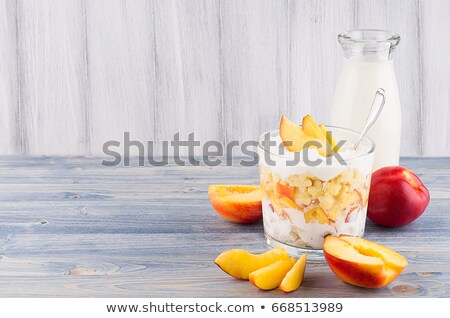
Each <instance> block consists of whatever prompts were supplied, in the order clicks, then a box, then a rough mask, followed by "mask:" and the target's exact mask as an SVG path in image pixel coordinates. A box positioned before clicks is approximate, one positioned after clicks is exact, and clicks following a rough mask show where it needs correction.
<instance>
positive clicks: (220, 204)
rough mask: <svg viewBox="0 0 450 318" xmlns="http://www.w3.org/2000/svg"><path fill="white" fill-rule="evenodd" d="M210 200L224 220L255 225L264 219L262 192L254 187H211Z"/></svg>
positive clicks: (209, 190)
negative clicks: (254, 223)
mask: <svg viewBox="0 0 450 318" xmlns="http://www.w3.org/2000/svg"><path fill="white" fill-rule="evenodd" d="M208 196H209V200H210V201H211V204H212V206H213V207H214V209H215V210H216V211H217V213H219V214H220V215H221V216H222V217H223V218H224V219H226V220H228V221H231V222H234V223H253V222H256V221H259V220H261V219H262V204H261V200H262V192H261V188H260V187H259V186H254V185H210V186H209V189H208Z"/></svg>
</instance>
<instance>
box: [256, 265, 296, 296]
mask: <svg viewBox="0 0 450 318" xmlns="http://www.w3.org/2000/svg"><path fill="white" fill-rule="evenodd" d="M294 264H295V259H294V258H293V257H291V258H289V259H288V260H281V261H276V262H275V263H273V264H270V265H268V266H266V267H263V268H260V269H258V270H256V271H254V272H251V273H250V275H249V277H248V278H249V280H250V282H251V283H252V284H253V285H255V286H256V287H258V288H260V289H263V290H271V289H274V288H277V287H278V286H280V284H281V282H282V281H283V278H284V277H285V276H286V274H287V273H288V272H289V271H290V270H291V268H292V267H293V266H294Z"/></svg>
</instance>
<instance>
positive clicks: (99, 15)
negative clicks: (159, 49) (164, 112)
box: [85, 0, 156, 155]
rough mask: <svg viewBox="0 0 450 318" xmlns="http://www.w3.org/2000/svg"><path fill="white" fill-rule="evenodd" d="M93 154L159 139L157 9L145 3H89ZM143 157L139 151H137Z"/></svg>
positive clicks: (141, 0)
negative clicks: (110, 144) (112, 144)
mask: <svg viewBox="0 0 450 318" xmlns="http://www.w3.org/2000/svg"><path fill="white" fill-rule="evenodd" d="M85 16H86V29H87V30H88V31H87V33H86V46H87V56H86V63H87V69H88V73H87V76H88V83H89V86H88V91H89V93H88V105H89V107H88V109H89V112H88V118H87V119H88V125H89V137H90V149H89V151H90V154H94V155H95V154H101V153H102V145H103V144H104V143H105V142H107V141H109V140H117V141H120V142H121V143H122V144H123V140H124V132H129V133H130V139H131V140H142V141H144V142H145V141H146V140H150V139H152V138H153V137H154V136H155V129H156V128H155V124H156V120H155V96H156V95H155V94H156V93H155V90H156V85H155V63H154V55H155V51H154V32H153V23H154V22H153V21H154V20H153V19H154V13H153V6H152V3H151V2H149V1H145V0H138V1H134V0H130V1H122V0H113V1H109V0H95V1H86V3H85ZM132 150H134V151H135V152H132V154H137V148H135V147H134V148H132Z"/></svg>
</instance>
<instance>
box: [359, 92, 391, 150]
mask: <svg viewBox="0 0 450 318" xmlns="http://www.w3.org/2000/svg"><path fill="white" fill-rule="evenodd" d="M385 94H386V93H385V91H384V89H382V88H379V89H377V91H376V93H375V97H374V98H373V102H372V106H371V107H370V111H369V115H367V119H366V125H365V126H364V129H363V130H362V131H361V134H360V135H359V138H358V141H357V142H356V143H355V145H354V146H353V149H354V150H356V149H357V148H358V146H359V144H360V143H361V140H363V138H364V136H365V135H366V134H367V132H368V131H369V129H370V127H372V126H373V124H375V121H376V120H377V118H378V116H379V115H380V113H381V111H382V110H383V106H384V102H385V101H386V95H385Z"/></svg>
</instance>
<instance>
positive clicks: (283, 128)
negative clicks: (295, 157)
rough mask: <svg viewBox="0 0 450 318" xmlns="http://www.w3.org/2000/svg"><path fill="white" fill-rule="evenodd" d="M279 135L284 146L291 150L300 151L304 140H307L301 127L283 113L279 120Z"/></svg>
mask: <svg viewBox="0 0 450 318" xmlns="http://www.w3.org/2000/svg"><path fill="white" fill-rule="evenodd" d="M280 137H281V140H283V143H284V146H285V147H286V148H287V150H289V151H291V152H299V151H302V149H303V148H304V147H305V144H306V142H308V141H309V138H308V136H307V135H306V133H305V132H304V131H303V129H302V128H301V127H300V126H299V125H297V124H296V123H294V122H293V121H291V120H289V119H288V118H287V117H286V116H284V115H283V117H281V122H280Z"/></svg>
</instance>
